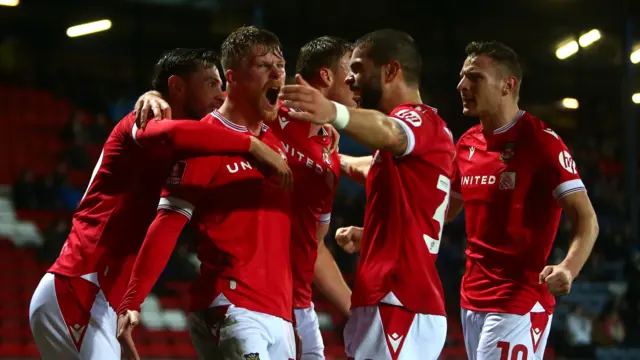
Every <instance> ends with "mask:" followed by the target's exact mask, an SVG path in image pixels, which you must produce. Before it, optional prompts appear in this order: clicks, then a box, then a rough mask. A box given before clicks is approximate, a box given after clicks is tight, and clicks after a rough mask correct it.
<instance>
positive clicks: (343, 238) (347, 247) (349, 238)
mask: <svg viewBox="0 0 640 360" xmlns="http://www.w3.org/2000/svg"><path fill="white" fill-rule="evenodd" d="M361 240H362V228H361V227H356V226H349V227H343V228H339V229H338V230H336V242H337V243H338V245H340V247H342V249H343V250H344V251H346V252H348V253H349V254H353V253H355V252H358V251H360V241H361Z"/></svg>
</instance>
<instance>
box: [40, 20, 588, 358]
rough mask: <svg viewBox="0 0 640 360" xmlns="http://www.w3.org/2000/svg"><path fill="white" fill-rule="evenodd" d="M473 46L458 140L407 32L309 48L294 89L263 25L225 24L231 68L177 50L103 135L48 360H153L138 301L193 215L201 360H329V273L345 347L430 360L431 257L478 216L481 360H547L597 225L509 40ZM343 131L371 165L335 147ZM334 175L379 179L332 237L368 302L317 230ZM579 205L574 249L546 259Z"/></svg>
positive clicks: (435, 341) (469, 270) (48, 291)
mask: <svg viewBox="0 0 640 360" xmlns="http://www.w3.org/2000/svg"><path fill="white" fill-rule="evenodd" d="M466 55H467V56H466V59H464V61H463V64H462V68H461V71H460V82H459V83H458V90H459V92H460V96H461V98H462V108H463V114H464V115H466V116H473V117H478V118H479V119H480V123H479V124H478V125H476V126H474V127H472V128H471V129H469V130H468V131H467V132H466V133H465V134H464V135H462V136H461V137H460V138H459V139H458V142H457V145H454V139H453V135H452V133H451V131H449V129H448V128H447V125H446V123H445V122H444V121H443V120H442V119H441V118H440V116H439V115H438V111H437V109H435V108H434V107H432V106H429V105H426V104H423V103H422V101H421V97H420V92H419V89H420V87H421V84H420V79H421V69H422V60H421V56H420V51H419V49H418V48H417V46H416V44H415V42H414V40H413V38H412V37H411V36H410V35H408V34H406V33H403V32H401V31H395V30H379V31H374V32H372V33H369V34H366V35H364V36H362V37H361V38H359V39H358V40H357V41H355V42H354V43H349V42H346V41H344V40H341V39H338V38H333V37H321V38H318V39H315V40H312V41H310V42H309V43H307V44H306V45H304V46H303V47H302V48H301V50H300V52H299V55H298V59H297V62H296V73H297V75H296V77H295V84H291V85H285V82H284V81H285V75H286V74H285V59H284V57H283V54H282V51H281V46H280V41H279V40H278V38H277V37H276V35H274V34H273V33H271V32H269V31H266V30H263V29H258V28H255V27H242V28H239V29H237V30H236V31H234V32H233V33H232V34H230V35H229V37H228V38H227V39H226V40H225V41H224V43H223V44H222V46H221V49H220V57H219V62H220V65H221V69H219V68H218V66H219V65H218V57H217V56H216V55H214V54H213V53H212V52H210V51H206V50H200V49H175V50H172V51H170V52H168V53H166V54H165V55H164V56H163V57H162V58H161V59H160V60H159V61H158V63H157V65H156V72H155V75H154V78H153V81H152V87H153V89H154V90H153V91H150V92H147V93H146V94H143V95H142V96H141V97H140V99H139V100H138V103H137V104H136V109H135V110H134V111H133V112H131V113H130V114H128V115H127V116H125V117H124V118H123V119H122V120H121V121H120V122H119V124H118V125H117V126H116V127H115V129H114V130H113V132H112V133H111V135H110V136H109V138H108V140H107V141H106V143H105V145H104V149H103V151H102V154H101V155H100V158H99V160H98V163H97V164H96V167H95V169H94V171H93V174H92V176H91V180H90V183H89V186H88V188H87V191H86V193H85V195H84V198H83V199H82V201H81V203H80V205H79V207H78V209H77V211H76V213H75V214H74V217H73V226H72V230H71V233H70V234H69V237H68V239H67V241H66V243H65V245H64V247H63V249H62V251H61V253H60V256H59V257H58V260H57V261H56V262H55V264H54V265H53V266H52V267H51V269H49V272H48V273H47V274H46V275H45V276H44V277H43V278H42V280H41V282H40V284H39V285H38V287H37V288H36V290H35V292H34V294H33V297H32V300H31V306H30V311H29V321H30V324H31V328H32V331H33V336H34V338H35V340H36V344H37V346H38V349H39V350H40V352H41V354H42V357H43V359H107V360H110V359H120V358H121V354H122V353H124V355H125V357H127V358H130V359H139V356H138V354H137V351H136V348H135V344H134V337H133V336H132V329H133V328H134V327H135V326H136V325H138V324H139V322H140V314H139V311H140V304H141V303H142V302H143V301H144V299H145V297H146V296H147V295H148V294H149V292H150V291H151V288H152V287H153V285H154V284H155V282H156V280H157V279H158V277H159V276H160V274H161V272H162V271H163V269H164V267H165V265H166V264H167V262H168V260H169V257H170V255H171V253H172V251H173V248H174V247H175V245H176V242H177V239H178V236H179V235H180V232H181V231H182V229H183V227H185V226H187V223H191V226H193V228H194V229H195V231H196V234H197V241H198V250H197V251H198V258H199V260H200V261H201V267H200V274H199V277H198V279H197V280H196V281H195V283H194V284H193V287H192V291H191V294H190V296H191V304H190V314H189V317H188V326H189V332H190V335H191V338H192V342H193V345H194V347H195V349H196V351H197V353H198V358H199V359H207V360H208V359H254V360H258V359H261V360H265V359H271V360H289V359H304V360H318V359H324V345H323V342H322V337H321V334H320V330H319V325H318V318H317V316H316V314H315V311H314V308H313V303H312V302H311V291H312V288H311V285H312V284H315V285H316V287H317V288H318V289H319V290H320V291H321V292H323V294H324V295H325V297H327V298H328V299H329V300H330V301H331V302H332V303H333V304H334V305H335V306H336V307H337V308H338V309H339V310H340V311H341V312H342V313H343V314H344V315H345V316H348V317H349V321H348V323H347V325H346V327H345V330H344V341H345V351H346V355H347V356H348V357H349V359H355V360H366V359H375V360H391V359H393V360H398V359H399V360H407V359H421V360H422V359H424V360H430V359H433V360H435V359H437V358H438V356H439V355H440V353H441V351H442V349H443V347H444V344H445V340H446V334H447V318H446V313H445V299H444V293H443V289H442V284H441V282H440V278H439V276H438V271H437V269H436V266H435V260H436V257H437V255H438V251H439V248H440V241H441V237H442V230H443V227H444V226H445V223H446V222H447V221H449V220H451V219H453V218H455V217H456V215H457V214H458V213H459V212H460V211H461V210H462V208H463V206H464V208H465V218H466V230H467V236H468V247H467V250H466V255H467V257H466V259H467V260H466V271H465V273H464V276H463V279H462V286H461V289H460V291H461V304H460V305H461V313H460V317H461V321H462V327H463V332H464V339H465V345H466V349H467V353H468V357H469V359H474V360H476V359H477V360H489V359H491V360H494V359H495V360H504V359H507V360H510V359H514V360H516V359H542V357H543V354H544V350H545V346H546V342H547V338H548V336H549V331H550V326H551V319H552V315H553V310H554V304H555V298H554V296H559V295H566V294H568V293H569V291H570V289H571V284H572V282H573V279H574V278H575V277H576V276H577V275H578V273H579V272H580V270H581V268H582V266H583V265H584V263H585V261H586V260H587V258H588V256H589V254H590V253H591V249H592V247H593V244H594V242H595V240H596V237H597V234H598V224H597V219H596V215H595V213H594V210H593V207H592V205H591V202H590V200H589V198H588V196H587V193H586V189H585V187H584V184H583V183H582V181H581V179H580V176H579V175H578V171H577V167H576V164H575V163H574V161H573V159H572V157H571V154H570V152H569V150H568V149H567V147H566V146H565V144H564V143H563V141H562V140H561V138H560V137H559V136H558V134H556V133H555V132H554V131H553V130H552V129H551V128H549V127H548V126H547V125H545V123H543V122H542V121H540V120H538V119H537V118H536V117H534V116H533V115H531V114H529V113H528V112H525V111H523V110H520V109H519V107H518V96H519V90H520V84H521V81H522V71H521V69H520V65H519V63H518V59H517V56H516V54H515V53H514V52H513V50H511V49H510V48H509V47H507V46H505V45H503V44H501V43H498V42H493V41H491V42H473V43H471V44H469V45H468V46H467V48H466ZM222 72H224V77H225V79H226V84H227V85H226V93H223V92H222V77H221V73H222ZM452 86H453V85H452ZM151 114H153V116H151ZM148 115H149V116H148ZM172 119H173V120H172ZM178 119H184V120H178ZM189 120H192V121H189ZM338 132H341V133H342V134H346V136H348V137H350V138H352V139H353V140H355V141H356V142H359V143H361V144H363V145H365V146H367V147H369V148H370V149H371V150H372V152H373V155H372V156H366V157H350V156H346V155H341V154H339V153H338V150H337V143H338ZM340 175H345V176H348V177H350V178H352V179H354V180H355V181H358V182H361V183H363V184H365V186H366V209H365V218H364V226H363V227H362V228H359V227H353V226H351V227H346V228H340V229H338V230H337V233H336V240H337V242H338V243H339V244H340V245H341V246H342V247H343V249H344V250H345V251H347V252H359V253H360V257H359V261H358V266H357V271H356V277H355V283H354V285H353V293H352V291H351V289H350V288H349V287H348V286H347V284H346V283H345V281H344V280H343V278H342V275H341V273H340V271H339V269H338V267H337V265H336V263H335V261H334V260H333V257H332V255H331V253H330V252H329V251H328V249H327V248H326V247H325V245H324V242H323V239H324V237H325V235H326V234H327V232H328V229H329V223H330V220H331V209H332V205H333V197H334V194H335V190H336V187H337V185H338V180H339V178H340ZM563 211H564V213H565V215H566V216H567V217H568V219H569V220H570V221H571V224H572V241H571V244H570V248H569V250H568V253H567V256H566V258H565V259H564V260H563V261H562V262H561V263H560V264H555V265H547V258H548V255H549V252H550V250H551V246H552V243H553V239H554V237H555V234H556V231H557V227H558V223H559V221H560V216H561V213H562V212H563Z"/></svg>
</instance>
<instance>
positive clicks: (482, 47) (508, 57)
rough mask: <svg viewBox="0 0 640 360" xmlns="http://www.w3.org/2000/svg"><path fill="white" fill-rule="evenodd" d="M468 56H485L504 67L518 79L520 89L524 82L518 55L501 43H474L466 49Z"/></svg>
mask: <svg viewBox="0 0 640 360" xmlns="http://www.w3.org/2000/svg"><path fill="white" fill-rule="evenodd" d="M464 51H465V53H466V54H467V56H479V55H484V56H487V57H489V58H491V59H492V60H493V61H495V62H496V63H498V64H500V65H502V66H504V67H505V68H506V69H507V70H508V72H509V73H510V75H513V76H514V77H515V78H516V79H518V88H519V87H520V82H521V81H522V68H521V67H520V62H519V61H518V54H516V52H515V51H513V49H512V48H510V47H508V46H507V45H505V44H503V43H501V42H499V41H495V40H492V41H472V42H470V43H469V44H467V47H466V48H465V49H464Z"/></svg>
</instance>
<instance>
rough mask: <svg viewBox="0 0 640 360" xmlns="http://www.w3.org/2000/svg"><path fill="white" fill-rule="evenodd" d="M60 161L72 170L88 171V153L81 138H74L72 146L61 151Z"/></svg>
mask: <svg viewBox="0 0 640 360" xmlns="http://www.w3.org/2000/svg"><path fill="white" fill-rule="evenodd" d="M61 155H62V160H63V161H65V162H66V163H67V164H69V167H70V168H71V169H73V170H89V153H87V148H86V147H85V142H84V140H83V138H82V137H76V138H75V140H74V142H73V144H71V145H69V146H68V147H67V148H66V149H65V150H63V151H62V154H61Z"/></svg>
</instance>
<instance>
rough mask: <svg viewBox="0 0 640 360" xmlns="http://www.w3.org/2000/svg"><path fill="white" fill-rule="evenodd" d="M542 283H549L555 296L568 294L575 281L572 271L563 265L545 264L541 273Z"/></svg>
mask: <svg viewBox="0 0 640 360" xmlns="http://www.w3.org/2000/svg"><path fill="white" fill-rule="evenodd" d="M539 281H540V284H543V283H547V287H548V288H549V291H551V294H553V296H562V295H568V294H569V292H570V291H571V283H573V275H571V271H569V269H567V268H566V267H564V266H562V265H551V266H545V268H544V269H542V272H541V273H540V279H539Z"/></svg>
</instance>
